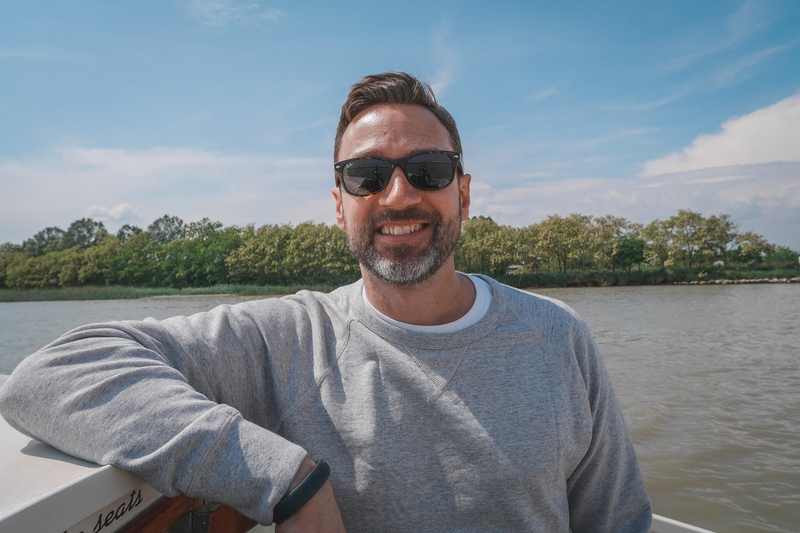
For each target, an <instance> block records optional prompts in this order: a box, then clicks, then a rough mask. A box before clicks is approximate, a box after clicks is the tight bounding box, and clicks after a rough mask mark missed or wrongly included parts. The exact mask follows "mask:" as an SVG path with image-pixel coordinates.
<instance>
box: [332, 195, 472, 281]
mask: <svg viewBox="0 0 800 533" xmlns="http://www.w3.org/2000/svg"><path fill="white" fill-rule="evenodd" d="M412 220H413V221H423V222H426V223H428V224H430V225H431V226H432V227H433V238H432V239H431V243H430V244H429V245H428V246H427V247H426V248H425V249H424V250H423V251H422V253H420V254H417V255H412V254H413V251H414V248H415V247H414V246H409V245H399V246H393V247H392V248H391V249H390V250H389V251H388V252H387V253H386V254H385V255H381V254H380V253H379V252H378V251H377V250H376V249H375V231H376V230H377V228H378V226H380V225H383V224H386V223H388V222H407V221H412ZM344 225H345V231H346V232H347V243H348V245H349V246H350V250H351V251H352V252H353V255H354V256H355V257H356V259H357V260H358V262H359V263H360V264H361V265H362V266H363V267H364V268H366V269H367V270H369V271H370V272H372V273H373V274H375V275H376V276H378V277H379V278H380V279H382V280H383V281H385V282H386V283H389V284H391V285H396V286H398V287H411V286H413V285H417V284H419V283H422V282H423V281H425V280H426V279H428V278H430V277H431V276H433V275H434V274H436V272H438V271H439V269H440V268H442V265H444V264H445V263H446V262H447V260H448V259H449V258H450V256H451V255H452V254H453V250H455V248H456V244H458V238H459V236H460V235H461V206H460V205H459V208H458V218H457V219H455V220H449V221H447V222H445V221H443V220H442V217H441V216H440V215H439V214H438V213H435V212H432V213H429V212H427V211H424V210H422V209H419V208H410V209H407V210H405V211H387V212H385V213H383V214H381V215H377V216H375V217H373V218H371V219H370V220H368V221H367V224H366V225H365V226H364V227H362V228H358V229H356V228H350V227H349V226H348V225H347V217H346V216H345V217H344Z"/></svg>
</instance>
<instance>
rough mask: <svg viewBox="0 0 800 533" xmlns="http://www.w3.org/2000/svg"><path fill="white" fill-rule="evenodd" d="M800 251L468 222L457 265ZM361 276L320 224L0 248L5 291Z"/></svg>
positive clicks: (210, 226) (700, 238)
mask: <svg viewBox="0 0 800 533" xmlns="http://www.w3.org/2000/svg"><path fill="white" fill-rule="evenodd" d="M797 255H798V254H797V252H795V251H793V250H791V249H789V248H786V247H781V246H775V245H774V244H771V243H769V242H768V241H767V240H766V239H765V238H764V237H763V236H761V235H758V234H756V233H753V232H749V231H748V232H740V231H739V228H738V226H737V224H735V223H734V222H733V220H732V219H731V217H730V216H729V215H725V214H723V215H712V216H710V217H703V216H702V215H701V214H700V213H696V212H693V211H690V210H680V211H678V213H677V214H676V215H675V216H672V217H670V218H668V219H666V220H654V221H653V222H651V223H650V224H648V225H646V226H645V225H642V224H637V223H634V222H631V221H628V220H626V219H625V218H622V217H615V216H610V215H609V216H601V217H592V216H588V215H580V214H572V215H569V216H563V217H562V216H558V215H551V216H549V217H547V219H545V220H543V221H541V222H539V223H537V224H532V225H529V226H526V227H521V228H516V227H511V226H504V225H500V224H497V223H496V222H494V221H493V220H492V219H491V218H488V217H472V218H470V219H469V220H467V221H465V222H464V224H463V227H462V234H461V239H460V241H459V244H458V246H457V248H456V251H455V262H456V268H457V269H458V270H461V271H464V272H475V273H483V274H489V275H493V276H503V275H506V274H509V273H519V274H529V273H537V272H562V273H566V272H577V271H617V270H621V271H627V272H629V273H630V271H631V269H632V268H641V267H642V266H648V267H656V268H669V267H681V268H688V269H691V268H697V267H702V266H710V265H713V264H717V265H722V266H728V264H731V263H733V264H740V265H748V266H752V265H758V264H761V263H769V262H784V263H789V262H792V261H796V260H797ZM359 276H360V271H359V268H358V263H357V262H356V261H355V259H354V258H353V256H352V254H351V253H350V250H349V248H348V246H347V239H346V236H345V234H344V232H342V231H340V230H339V229H338V228H337V227H336V226H328V225H326V224H321V223H314V222H304V223H301V224H298V225H296V226H292V225H290V224H278V225H276V224H270V225H265V226H261V227H258V228H256V227H255V226H254V225H248V226H245V227H237V226H228V227H224V226H223V224H222V223H220V222H214V221H211V220H209V219H207V218H204V219H203V220H200V221H198V222H191V223H188V224H187V223H184V221H183V220H181V219H180V218H178V217H174V216H169V215H164V216H163V217H161V218H159V219H157V220H155V221H154V222H153V223H152V224H150V225H149V226H147V228H146V229H142V228H139V227H136V226H131V225H128V224H126V225H124V226H123V227H122V228H120V230H119V231H118V232H117V233H116V234H111V233H109V232H108V231H107V230H106V228H105V226H104V225H103V223H102V222H99V221H96V220H92V219H90V218H83V219H80V220H76V221H75V222H73V223H72V224H70V226H69V227H68V228H67V229H66V230H62V229H61V228H58V227H48V228H45V229H43V230H42V231H40V232H38V233H37V234H36V235H34V236H33V237H31V238H29V239H27V240H25V241H24V242H23V243H22V244H19V245H18V244H13V243H5V244H2V245H0V287H2V288H12V289H29V288H55V287H70V286H82V285H123V286H137V287H175V288H184V287H207V286H212V285H219V284H255V285H311V284H318V285H319V284H326V285H336V284H343V283H347V282H350V281H353V280H355V279H358V277H359Z"/></svg>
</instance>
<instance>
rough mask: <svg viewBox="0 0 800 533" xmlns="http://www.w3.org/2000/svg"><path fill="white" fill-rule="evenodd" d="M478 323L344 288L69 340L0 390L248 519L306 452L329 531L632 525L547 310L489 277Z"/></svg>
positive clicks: (67, 431) (614, 421) (582, 379)
mask: <svg viewBox="0 0 800 533" xmlns="http://www.w3.org/2000/svg"><path fill="white" fill-rule="evenodd" d="M484 279H486V281H487V282H488V283H489V284H490V286H491V289H492V293H493V300H492V305H491V307H490V309H489V311H488V313H487V314H486V316H485V317H484V318H483V319H482V320H480V321H479V322H478V323H476V324H474V325H472V326H470V327H468V328H467V329H464V330H461V331H459V332H457V333H452V334H430V333H414V332H409V331H405V330H403V329H400V328H397V327H395V326H393V325H390V324H388V323H386V322H385V321H383V320H381V319H380V318H378V317H377V316H375V314H374V313H372V312H370V311H369V310H368V309H367V308H366V307H365V305H364V302H363V299H362V297H361V291H362V283H361V282H357V283H355V284H353V285H350V286H347V287H342V288H340V289H338V290H336V291H334V292H333V293H331V294H322V293H314V292H307V291H303V292H300V293H298V294H296V295H293V296H288V297H285V298H281V299H266V300H259V301H252V302H246V303H241V304H238V305H234V306H228V305H223V306H220V307H218V308H216V309H214V310H213V311H211V312H208V313H199V314H196V315H193V316H190V317H175V318H171V319H168V320H163V321H157V320H153V319H147V320H144V321H142V322H110V323H106V324H95V325H90V326H84V327H81V328H78V329H75V330H73V331H71V332H69V333H67V334H66V335H64V336H63V337H61V338H60V339H58V340H56V341H55V342H53V343H51V344H49V345H47V346H45V347H44V348H42V349H41V350H40V351H39V352H37V353H36V354H34V355H32V356H30V357H28V358H27V359H25V360H24V361H23V362H22V363H21V364H20V365H19V367H18V368H17V369H16V370H15V371H14V373H13V374H12V376H11V377H10V378H9V380H8V382H7V383H6V385H5V386H4V387H3V388H2V389H0V412H1V413H2V415H3V416H4V417H5V419H6V420H7V421H8V422H9V424H11V425H12V426H14V427H15V428H17V429H18V430H20V431H22V432H24V433H26V434H28V435H30V436H31V437H34V438H37V439H41V440H43V441H46V442H48V443H51V444H52V445H54V446H56V447H57V448H60V449H61V450H63V451H65V452H67V453H70V454H72V455H75V456H78V457H82V458H84V459H88V460H90V461H94V462H97V463H101V464H113V465H116V466H118V467H120V468H122V469H125V470H130V471H133V472H135V473H136V474H138V475H139V476H141V477H142V478H143V479H144V480H145V481H147V482H148V483H150V484H151V485H152V486H153V487H155V488H156V489H158V490H159V491H161V492H162V493H164V494H167V495H176V494H178V493H184V494H187V495H190V496H202V497H204V498H207V499H211V500H215V501H220V502H223V503H226V504H228V505H231V506H233V507H235V508H237V509H238V510H240V511H241V512H243V513H244V514H246V515H248V516H251V517H253V518H254V519H256V520H258V521H259V522H261V523H265V524H267V523H270V522H271V521H272V508H273V506H274V505H275V504H276V503H277V502H278V500H280V498H281V497H282V496H283V494H284V493H285V492H286V490H287V489H288V486H289V483H290V482H291V480H292V478H293V477H294V475H295V472H296V471H297V469H298V467H299V465H300V463H301V462H302V460H303V459H304V457H305V456H306V455H307V454H308V455H310V456H311V458H312V459H315V460H319V459H325V460H326V461H327V462H328V463H329V464H330V466H331V478H330V479H331V482H332V484H333V488H334V493H335V496H336V499H337V501H338V503H339V507H340V509H341V513H342V519H343V521H344V524H345V527H346V528H347V530H348V531H349V532H351V533H355V532H371V531H392V532H395V531H414V532H438V533H440V532H467V531H476V532H478V531H480V532H487V531H537V532H568V531H572V532H575V533H578V532H592V533H601V532H607V531H608V532H610V531H617V532H649V530H650V520H651V509H650V502H649V499H648V497H647V493H646V492H645V488H644V483H643V481H642V478H641V474H640V472H639V467H638V464H637V462H636V457H635V455H634V451H633V446H632V444H631V441H630V437H629V435H628V432H627V429H626V427H625V423H624V420H623V418H622V414H621V412H620V409H619V406H618V404H617V401H616V398H615V397H614V393H613V390H612V387H611V383H610V381H609V378H608V375H607V373H606V370H605V367H604V366H603V362H602V360H601V358H600V355H599V354H598V351H597V348H596V346H595V344H594V342H593V340H592V338H591V335H590V333H589V331H588V328H587V327H586V325H585V324H584V323H583V321H581V319H580V318H579V317H578V316H577V315H576V314H575V313H574V312H573V311H572V310H571V309H569V308H568V307H567V306H565V305H564V304H561V303H560V302H557V301H554V300H550V299H547V298H543V297H540V296H534V295H531V294H529V293H524V292H521V291H517V290H514V289H511V288H509V287H506V286H504V285H501V284H499V283H497V282H495V281H493V280H491V279H489V278H484Z"/></svg>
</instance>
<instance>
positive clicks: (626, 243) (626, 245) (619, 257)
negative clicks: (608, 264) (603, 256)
mask: <svg viewBox="0 0 800 533" xmlns="http://www.w3.org/2000/svg"><path fill="white" fill-rule="evenodd" d="M644 251H645V242H644V240H643V239H638V238H636V237H622V238H619V239H617V240H616V241H614V251H613V253H612V255H611V260H612V262H613V264H614V266H615V267H620V268H624V269H625V270H626V271H627V272H628V274H630V273H631V268H632V267H634V266H636V265H641V264H642V263H643V262H644Z"/></svg>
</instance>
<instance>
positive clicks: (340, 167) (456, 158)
mask: <svg viewBox="0 0 800 533" xmlns="http://www.w3.org/2000/svg"><path fill="white" fill-rule="evenodd" d="M426 154H444V155H446V156H448V157H449V158H450V162H451V164H452V174H451V176H450V180H449V181H448V182H447V185H445V186H443V187H439V188H435V189H426V188H425V187H420V186H419V185H417V184H415V183H414V182H412V181H411V178H409V177H408V169H407V168H406V165H407V164H408V161H409V159H411V158H413V157H416V156H419V155H426ZM371 160H375V161H383V162H384V163H386V164H387V165H388V166H389V179H388V180H387V181H386V183H385V184H384V185H383V187H381V188H380V189H379V190H377V191H374V192H370V193H369V194H356V193H354V192H352V191H351V190H350V189H348V188H347V181H346V180H345V179H344V168H345V167H346V166H347V165H348V164H349V163H353V162H354V161H371ZM463 160H464V156H463V155H462V154H460V153H459V152H452V151H449V150H423V151H421V152H414V153H413V154H409V155H407V156H406V157H401V158H398V159H392V158H389V157H373V156H367V157H354V158H352V159H344V160H342V161H337V162H336V163H334V164H333V170H334V172H335V174H336V185H337V186H338V185H339V184H340V183H341V185H342V187H343V188H344V190H345V192H347V194H349V195H351V196H362V197H363V196H372V195H374V194H378V193H380V192H381V191H383V190H384V189H386V187H387V186H388V185H389V182H391V181H392V172H393V171H394V168H395V167H400V170H402V171H403V176H405V178H406V181H408V183H410V184H411V185H412V186H413V187H415V188H417V189H419V190H421V191H441V190H443V189H446V188H447V187H449V186H450V184H451V183H453V182H454V181H455V179H456V176H457V175H458V174H459V172H460V173H461V174H463V173H464V170H463V166H462V165H463Z"/></svg>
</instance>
